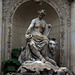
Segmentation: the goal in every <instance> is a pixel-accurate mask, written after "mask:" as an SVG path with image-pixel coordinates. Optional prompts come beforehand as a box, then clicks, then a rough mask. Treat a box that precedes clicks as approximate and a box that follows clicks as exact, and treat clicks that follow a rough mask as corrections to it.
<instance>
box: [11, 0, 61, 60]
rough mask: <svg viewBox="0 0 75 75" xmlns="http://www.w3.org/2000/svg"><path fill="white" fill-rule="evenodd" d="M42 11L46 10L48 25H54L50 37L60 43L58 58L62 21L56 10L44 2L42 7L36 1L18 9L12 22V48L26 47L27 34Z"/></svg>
mask: <svg viewBox="0 0 75 75" xmlns="http://www.w3.org/2000/svg"><path fill="white" fill-rule="evenodd" d="M41 9H45V10H46V16H45V17H44V20H45V21H46V23H48V24H49V23H50V24H51V25H52V31H51V33H50V35H49V37H50V38H56V40H57V42H58V51H57V52H58V53H57V55H56V58H58V57H59V56H60V20H59V17H58V14H57V12H56V11H55V10H54V8H53V7H52V6H50V5H49V4H48V3H46V2H44V1H43V2H42V5H39V4H38V3H36V2H34V1H27V2H24V3H22V4H21V5H20V6H19V7H18V8H17V9H16V11H15V13H14V16H13V20H12V48H20V47H22V46H25V36H24V35H25V32H26V30H27V28H28V26H29V24H30V23H31V20H32V19H34V18H36V17H37V16H38V13H37V11H38V10H41ZM59 60H60V58H59V59H56V61H59Z"/></svg>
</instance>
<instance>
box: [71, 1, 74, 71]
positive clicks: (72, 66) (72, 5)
mask: <svg viewBox="0 0 75 75" xmlns="http://www.w3.org/2000/svg"><path fill="white" fill-rule="evenodd" d="M71 70H72V71H74V72H75V1H73V2H72V3H71Z"/></svg>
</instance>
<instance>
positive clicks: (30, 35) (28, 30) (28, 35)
mask: <svg viewBox="0 0 75 75" xmlns="http://www.w3.org/2000/svg"><path fill="white" fill-rule="evenodd" d="M34 25H35V19H33V20H32V22H31V24H30V26H29V28H28V29H27V31H26V34H25V38H26V39H28V38H29V39H30V38H31V37H32V34H31V32H32V30H33V27H34Z"/></svg>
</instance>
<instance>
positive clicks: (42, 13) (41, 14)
mask: <svg viewBox="0 0 75 75" xmlns="http://www.w3.org/2000/svg"><path fill="white" fill-rule="evenodd" d="M38 13H39V19H42V18H43V17H44V16H45V15H46V11H45V10H40V11H38Z"/></svg>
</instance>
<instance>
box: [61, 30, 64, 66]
mask: <svg viewBox="0 0 75 75" xmlns="http://www.w3.org/2000/svg"><path fill="white" fill-rule="evenodd" d="M60 38H61V40H60V43H61V45H60V66H64V61H65V60H64V29H61V32H60Z"/></svg>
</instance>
